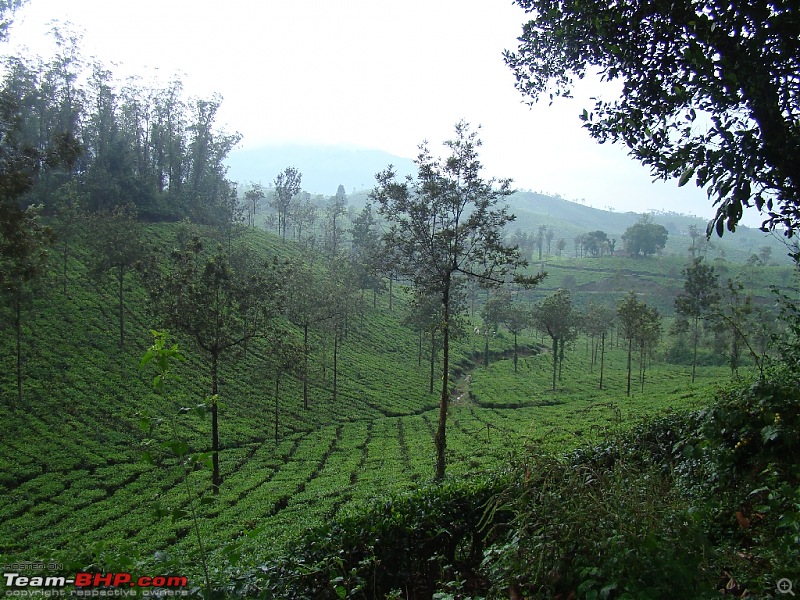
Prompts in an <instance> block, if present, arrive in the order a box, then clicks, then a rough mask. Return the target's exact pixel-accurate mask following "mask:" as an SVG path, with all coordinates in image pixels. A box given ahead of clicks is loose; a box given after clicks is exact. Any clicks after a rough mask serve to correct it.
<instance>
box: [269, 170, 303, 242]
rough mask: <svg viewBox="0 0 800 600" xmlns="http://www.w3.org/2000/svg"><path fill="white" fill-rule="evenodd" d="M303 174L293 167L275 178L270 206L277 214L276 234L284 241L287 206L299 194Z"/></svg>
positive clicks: (287, 213) (287, 215)
mask: <svg viewBox="0 0 800 600" xmlns="http://www.w3.org/2000/svg"><path fill="white" fill-rule="evenodd" d="M302 180H303V174H302V173H301V172H300V171H298V170H297V169H296V168H295V167H286V168H285V169H284V170H283V171H282V172H281V173H278V176H277V177H276V178H275V190H274V192H273V195H272V206H273V208H274V209H275V212H276V213H277V214H278V233H279V234H280V236H281V239H282V240H283V241H284V242H285V241H286V224H287V221H288V218H289V205H290V204H291V202H292V198H294V197H295V196H296V195H297V194H299V193H300V189H301V188H300V183H301V181H302Z"/></svg>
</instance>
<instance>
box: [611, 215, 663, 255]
mask: <svg viewBox="0 0 800 600" xmlns="http://www.w3.org/2000/svg"><path fill="white" fill-rule="evenodd" d="M668 235H669V233H668V232H667V229H666V227H664V226H663V225H659V224H658V223H653V221H652V219H650V218H649V216H648V215H645V216H643V217H642V218H641V219H639V221H638V222H636V223H634V224H633V225H631V226H630V227H628V228H627V229H626V230H625V233H623V234H622V241H623V242H625V249H626V250H627V251H628V252H630V253H631V254H633V255H634V256H638V255H640V254H643V255H644V256H648V255H650V254H655V253H656V252H660V251H661V250H663V249H664V246H666V244H667V236H668Z"/></svg>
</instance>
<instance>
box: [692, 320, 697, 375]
mask: <svg viewBox="0 0 800 600" xmlns="http://www.w3.org/2000/svg"><path fill="white" fill-rule="evenodd" d="M697 324H698V319H697V317H695V319H694V336H693V337H694V339H693V342H694V344H693V345H694V349H693V350H692V383H694V373H695V365H697V333H698V332H697Z"/></svg>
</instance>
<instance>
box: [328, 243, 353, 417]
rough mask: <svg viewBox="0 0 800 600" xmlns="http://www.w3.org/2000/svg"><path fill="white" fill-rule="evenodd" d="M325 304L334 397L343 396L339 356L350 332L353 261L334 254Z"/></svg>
mask: <svg viewBox="0 0 800 600" xmlns="http://www.w3.org/2000/svg"><path fill="white" fill-rule="evenodd" d="M321 289H322V296H321V306H323V307H324V313H323V314H324V315H325V316H326V318H325V319H324V320H323V321H322V324H323V331H324V332H326V333H327V334H332V336H333V349H332V350H333V352H332V367H333V369H332V375H333V378H332V384H331V399H332V401H333V402H336V400H337V399H338V397H339V360H340V351H341V344H342V340H343V339H344V338H345V337H346V336H347V333H348V323H349V318H350V314H351V312H352V309H353V290H354V273H353V270H352V268H351V266H350V264H349V263H348V262H347V261H346V260H341V259H340V258H339V257H333V258H332V259H331V260H330V262H329V264H328V274H327V277H326V278H325V279H323V281H322V286H321Z"/></svg>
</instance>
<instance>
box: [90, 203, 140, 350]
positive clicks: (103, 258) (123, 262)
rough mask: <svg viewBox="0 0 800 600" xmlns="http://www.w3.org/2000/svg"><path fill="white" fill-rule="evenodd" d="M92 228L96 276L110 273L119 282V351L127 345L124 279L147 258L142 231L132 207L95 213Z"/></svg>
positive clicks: (127, 206) (91, 237)
mask: <svg viewBox="0 0 800 600" xmlns="http://www.w3.org/2000/svg"><path fill="white" fill-rule="evenodd" d="M91 227H92V235H91V236H90V237H89V243H90V246H91V247H92V256H93V257H94V261H95V262H94V267H93V271H94V273H95V274H96V275H101V274H103V273H106V272H109V271H110V272H112V273H113V275H114V279H115V280H116V286H117V313H118V314H117V318H118V325H119V327H118V329H119V347H120V348H122V347H123V346H124V345H125V278H126V275H128V274H134V273H135V272H136V270H135V267H136V266H137V264H138V263H139V261H140V260H141V259H142V258H143V257H144V252H145V250H144V243H143V241H142V227H141V224H140V223H139V222H138V221H137V220H136V208H135V207H134V206H132V205H126V206H120V207H117V208H115V209H113V210H110V211H106V210H104V211H101V212H98V213H95V214H94V215H93V216H92V223H91Z"/></svg>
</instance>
